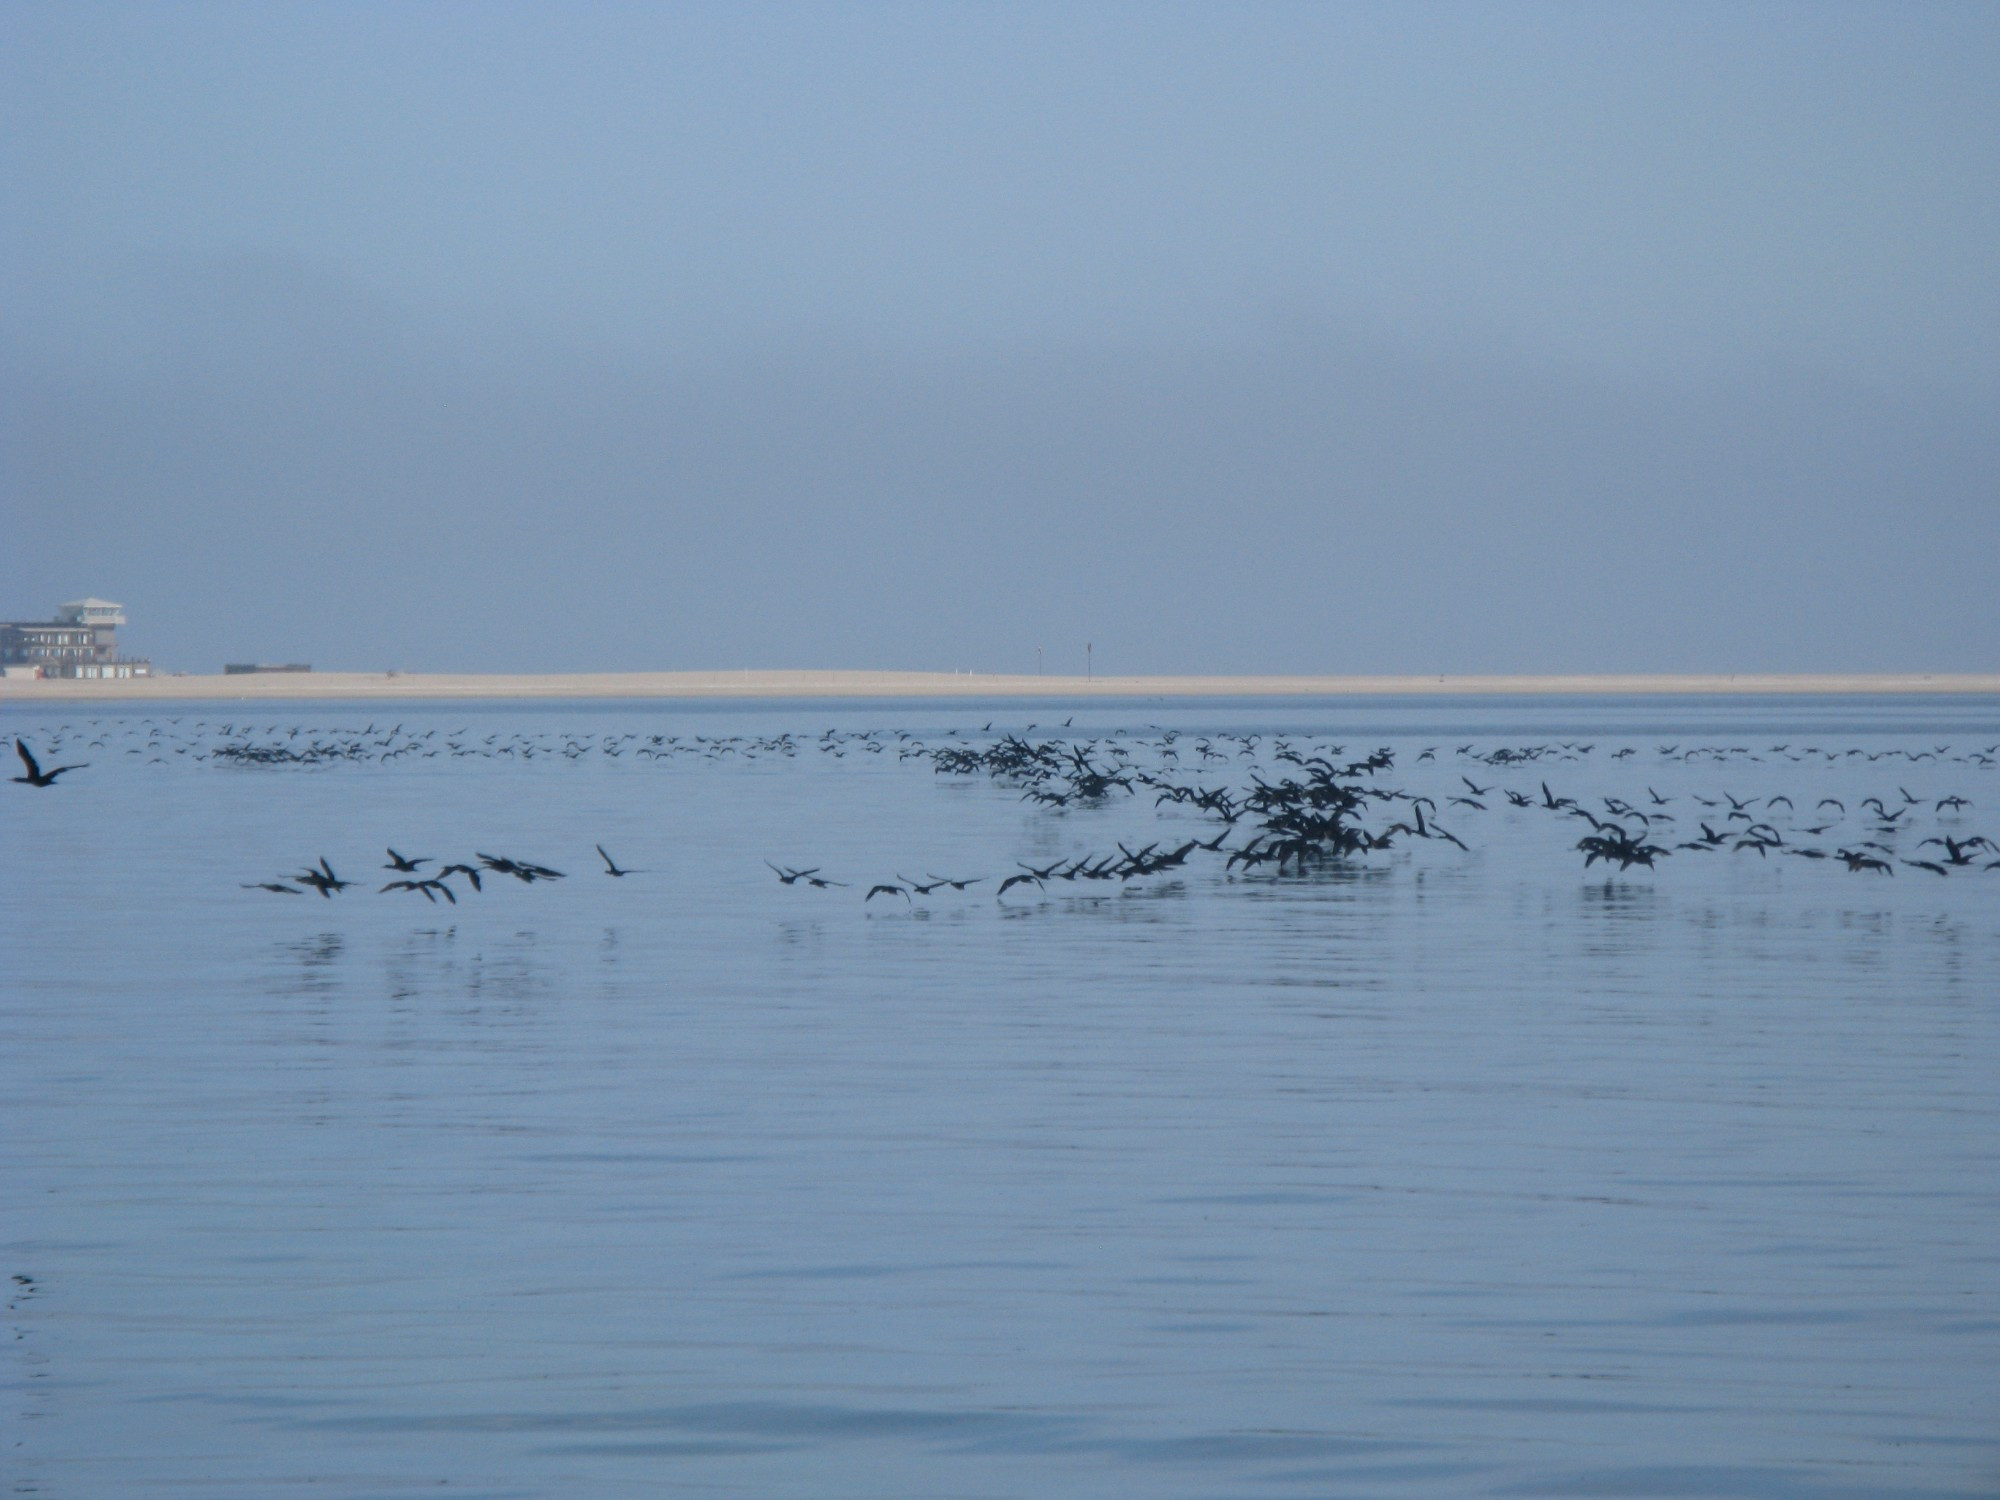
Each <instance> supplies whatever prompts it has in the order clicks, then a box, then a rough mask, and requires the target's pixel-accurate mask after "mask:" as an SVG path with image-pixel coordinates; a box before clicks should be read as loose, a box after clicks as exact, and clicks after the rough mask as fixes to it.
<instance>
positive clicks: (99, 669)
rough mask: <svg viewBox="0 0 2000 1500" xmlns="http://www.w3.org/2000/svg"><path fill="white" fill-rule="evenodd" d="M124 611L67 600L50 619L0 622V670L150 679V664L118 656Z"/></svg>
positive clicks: (101, 601) (105, 603)
mask: <svg viewBox="0 0 2000 1500" xmlns="http://www.w3.org/2000/svg"><path fill="white" fill-rule="evenodd" d="M124 623H125V606H124V605H122V604H113V603H112V602H111V601H110V600H109V599H72V600H71V601H70V602H69V603H68V604H64V605H60V606H58V607H57V609H56V617H55V618H54V619H53V620H8V621H4V622H0V668H4V669H5V671H6V673H7V675H9V676H14V675H17V674H31V675H34V676H37V677H151V676H152V675H153V664H152V663H151V662H149V661H143V660H133V659H131V658H128V657H122V656H120V655H119V654H118V627H119V626H120V625H123V624H124Z"/></svg>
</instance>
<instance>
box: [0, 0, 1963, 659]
mask: <svg viewBox="0 0 2000 1500" xmlns="http://www.w3.org/2000/svg"><path fill="white" fill-rule="evenodd" d="M1996 78H2000V6H1996V5H1991V4H1978V5H1937V6H1912V5H1868V6H1842V5H1837V4H1813V5H1806V6H1784V5H1768V6H1746V5H1741V4H1729V5H1717V6H1713V7H1707V6H1701V5H1693V4H1672V5H1662V6H1643V5H1629V6H1626V5H1610V4H1591V5H1576V6H1567V5H1544V6H1533V5H1515V4H1509V5H1499V4H1493V5H1479V6H1462V5H1433V6H1424V5H1411V4H1396V5H1383V6H1347V7H1331V6H1319V5H1315V6H1289V5H1276V4H1273V5H1260V6H1247V5H1205V6H1165V5H1158V4H1145V5H1130V6H1127V5H1086V4H1077V3H1065V4H1061V5H1053V6H1047V7H1037V6H1029V5H1013V4H1010V5H1004V6H1001V5H993V6H984V7H980V6H970V5H944V4H938V5H930V6H914V5H913V6H901V5H860V4H852V5H840V6H835V5H815V6H754V5H745V4H737V3H732V4H728V5H712V6H709V5H685V6H668V5H640V4H616V5H612V4H606V5H586V4H560V5H559V4H539V5H500V4H491V3H478V4H431V5H423V4H395V5H367V4H321V5H271V4H262V3H260V4H252V5H235V4H228V5H215V4H172V5H167V4H145V5H122V4H119V5H90V4H76V3H61V4H46V5H43V4H32V5H30V4H20V3H16V0H5V3H0V174H4V175H0V203H4V240H0V255H4V265H5V278H4V284H3V285H0V298H4V301H0V314H4V332H0V443H3V444H4V447H3V448H0V464H4V469H3V470H0V505H4V510H5V520H6V527H5V542H4V545H0V614H5V615H9V616H23V615H38V614H41V613H44V612H45V611H46V610H47V609H48V608H49V607H50V606H52V605H54V604H55V603H57V602H59V601H61V600H63V599H68V598H73V597H76V596H78V595H82V594H86V593H92V594H100V595H104V596H107V597H111V598H116V599H120V600H122V601H123V602H124V603H125V604H126V606H127V608H128V611H129V612H130V614H131V616H132V626H131V628H130V629H129V630H128V631H127V637H128V639H129V643H130V644H131V645H132V646H133V647H134V648H143V649H149V650H150V651H151V653H152V654H153V655H154V657H155V658H156V660H158V661H159V663H160V664H161V665H162V666H163V667H167V668H187V669H192V670H213V669H214V668H215V667H216V666H217V665H218V664H219V663H220V662H221V661H223V660H225V659H229V660H236V659H246V658H256V659H265V660H269V659H305V660H311V661H313V662H315V663H317V664H319V665H322V666H326V667H337V666H345V667H369V668H375V667H390V666H395V667H403V668H407V669H410V670H421V669H438V670H448V669H469V670H470V669H493V670H502V669H520V670H538V669H539V670H554V669H563V668H576V669H589V668H597V669H617V668H648V667H660V668H667V667H716V666H746V665H748V666H783V665H799V666H880V667H915V668H973V669H978V670H993V671H1011V670H1032V668H1033V665H1034V659H1035V648H1036V647H1037V646H1040V647H1043V648H1045V652H1046V659H1047V662H1048V664H1049V668H1050V670H1067V669H1076V668H1079V667H1080V666H1081V663H1082V650H1083V643H1084V642H1085V641H1086V640H1089V641H1093V642H1095V644H1096V657H1097V662H1098V665H1099V667H1100V668H1101V669H1103V670H1108V671H1121V670H1131V671H1167V670H1176V669H1186V670H1203V671H1255V670H1273V671H1426V670H1436V671H1496V670H1617V669H1636V670H1670V669H1681V668H1695V669H1700V668H1709V669H1717V670H1757V669H1773V670H1812V669H1835V668H1842V667H1854V668H1867V669H1888V670H1895V669H1908V670H1922V669H1931V670H1952V669H1958V670H1969V669H1988V670H1991V669H1993V668H1994V667H1995V666H1996V665H2000V650H1996V648H2000V604H1996V597H2000V588H1996V583H1995V576H1994V575H1995V571H1996V562H2000V274H1996V272H2000V265H1996V260H2000V253H1997V252H1996V246H2000V206H1996V205H2000V88H1996V87H1995V83H1994V80H1995V79H1996Z"/></svg>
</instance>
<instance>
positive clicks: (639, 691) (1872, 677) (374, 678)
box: [0, 670, 2000, 705]
mask: <svg viewBox="0 0 2000 1500" xmlns="http://www.w3.org/2000/svg"><path fill="white" fill-rule="evenodd" d="M1911 693H1940V694H1947V693H1948V694H1960V695H1962V694H1973V695H1980V694H1984V695H1996V694H2000V673H1934V674H1933V673H1922V674H1919V673H1820V674H1782V673H1743V674H1736V675H1721V674H1703V673H1680V674H1660V675H1640V674H1603V675H1539V676H1538V675H1529V674H1523V675H1519V676H1495V677H1455V676H1438V677H1411V676H1402V677H1094V678H1084V677H1035V676H1000V675H989V674H985V673H977V672H785V671H757V670H744V671H734V672H730V671H724V672H565V673H550V674H546V675H538V676H528V675H513V674H475V673H423V672H406V673H387V672H284V673H276V672H274V673H256V674H251V673H239V674H235V675H203V676H193V675H188V676H178V675H177V676H167V677H145V678H128V679H122V680H117V679H114V680H111V681H98V682H91V681H40V680H23V679H20V678H9V679H4V680H0V703H5V704H22V705H26V704H56V703H77V704H83V703H112V702H174V701H182V702H185V701H192V700H204V701H212V700H218V699H240V700H250V701H280V700H292V701H296V700H337V699H383V698H409V699H450V698H458V699H465V698H494V699H506V698H576V699H592V698H598V699H602V698H1057V699H1060V698H1265V697H1287V698H1343V697H1379V696H1383V695H1401V694H1420V695H1427V696H1436V697H1443V696H1454V695H1464V696H1482V695H1500V694H1517V695H1540V696H1550V695H1569V694H1575V695H1586V696H1613V695H1620V696H1630V695H1659V696H1671V695H1692V694H1739V695H1740V694H1911Z"/></svg>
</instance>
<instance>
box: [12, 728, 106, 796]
mask: <svg viewBox="0 0 2000 1500" xmlns="http://www.w3.org/2000/svg"><path fill="white" fill-rule="evenodd" d="M14 753H15V754H16V755H18V756H20V757H21V764H22V765H24V766H26V767H27V768H28V774H27V775H26V776H16V777H14V778H12V779H13V780H15V781H18V782H20V783H21V784H22V785H23V786H54V785H55V784H56V778H57V777H58V776H60V775H62V774H63V772H65V771H81V770H82V769H83V768H84V767H85V766H87V765H89V764H90V762H89V761H87V760H86V761H81V762H79V763H78V764H76V765H73V766H57V767H56V768H55V769H54V770H52V771H44V770H43V769H42V768H41V767H40V766H39V765H37V764H36V762H35V756H34V752H33V751H31V750H30V749H29V748H28V742H27V741H26V740H21V739H17V740H15V741H14Z"/></svg>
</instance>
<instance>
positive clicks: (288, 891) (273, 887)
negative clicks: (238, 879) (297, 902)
mask: <svg viewBox="0 0 2000 1500" xmlns="http://www.w3.org/2000/svg"><path fill="white" fill-rule="evenodd" d="M243 889H244V890H246V891H275V892H276V893H277V894H278V895H280V896H303V895H304V894H305V892H304V891H302V890H300V889H299V888H298V887H297V886H295V885H286V884H284V883H283V882H282V881H277V880H258V881H245V882H244V885H243Z"/></svg>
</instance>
